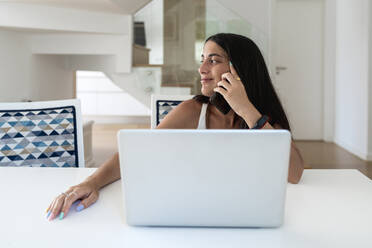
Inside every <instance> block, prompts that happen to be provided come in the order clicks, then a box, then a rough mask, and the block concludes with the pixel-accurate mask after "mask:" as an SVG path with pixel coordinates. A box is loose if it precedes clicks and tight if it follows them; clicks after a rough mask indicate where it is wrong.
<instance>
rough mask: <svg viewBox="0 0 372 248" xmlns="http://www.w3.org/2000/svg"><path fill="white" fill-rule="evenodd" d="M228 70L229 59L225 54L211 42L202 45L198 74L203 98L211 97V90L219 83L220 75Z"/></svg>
mask: <svg viewBox="0 0 372 248" xmlns="http://www.w3.org/2000/svg"><path fill="white" fill-rule="evenodd" d="M229 70H230V66H229V58H228V56H227V54H226V52H225V51H224V50H223V49H222V47H220V46H219V45H217V43H215V42H213V41H207V42H206V43H205V44H204V48H203V54H202V55H201V64H200V67H199V73H200V76H201V84H202V88H201V92H202V94H203V95H205V96H212V95H213V93H214V91H213V89H214V88H216V87H217V83H218V82H219V81H221V75H222V74H223V73H225V72H228V71H229Z"/></svg>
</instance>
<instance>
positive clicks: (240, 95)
mask: <svg viewBox="0 0 372 248" xmlns="http://www.w3.org/2000/svg"><path fill="white" fill-rule="evenodd" d="M230 71H231V72H226V73H224V74H222V76H221V77H222V80H221V81H219V82H218V83H217V86H218V87H216V88H214V89H213V90H214V91H215V92H218V93H220V94H221V95H222V96H223V97H224V98H225V100H226V101H227V102H228V104H229V105H230V107H231V108H232V109H233V110H234V112H235V113H236V114H238V115H239V116H241V117H243V118H244V115H246V113H247V112H248V109H247V108H249V107H250V106H252V103H251V101H250V100H249V99H248V96H247V93H246V91H245V88H244V85H243V83H242V81H241V79H240V78H239V76H238V74H237V73H236V71H235V69H234V67H233V66H232V65H230ZM219 86H222V87H223V88H222V87H219Z"/></svg>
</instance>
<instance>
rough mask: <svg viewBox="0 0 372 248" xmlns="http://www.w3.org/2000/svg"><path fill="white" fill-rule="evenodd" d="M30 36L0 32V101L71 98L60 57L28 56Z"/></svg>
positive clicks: (68, 77)
mask: <svg viewBox="0 0 372 248" xmlns="http://www.w3.org/2000/svg"><path fill="white" fill-rule="evenodd" d="M29 41H30V33H26V32H16V31H8V30H2V29H0V44H1V45H0V58H1V60H0V77H1V83H0V101H1V102H15V101H22V100H32V101H40V100H57V99H67V98H72V96H73V74H72V71H71V70H68V69H65V68H66V67H65V58H64V56H52V55H50V56H49V55H48V56H44V55H43V56H39V55H37V56H36V55H32V54H31V46H30V42H29Z"/></svg>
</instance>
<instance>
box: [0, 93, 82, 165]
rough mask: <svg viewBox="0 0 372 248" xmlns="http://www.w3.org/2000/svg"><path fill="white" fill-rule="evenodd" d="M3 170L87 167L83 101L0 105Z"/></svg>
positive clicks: (1, 163) (0, 159)
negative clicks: (11, 167) (9, 168)
mask: <svg viewBox="0 0 372 248" xmlns="http://www.w3.org/2000/svg"><path fill="white" fill-rule="evenodd" d="M0 166H16V167H21V166H28V167H85V165H84V149H83V134H82V122H81V110H80V101H79V100H76V99H74V100H61V101H46V102H22V103H0Z"/></svg>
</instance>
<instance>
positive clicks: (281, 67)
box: [275, 66, 287, 75]
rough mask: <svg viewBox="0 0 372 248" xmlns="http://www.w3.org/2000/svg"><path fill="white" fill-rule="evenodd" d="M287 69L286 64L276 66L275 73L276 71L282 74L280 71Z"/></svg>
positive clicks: (277, 73)
mask: <svg viewBox="0 0 372 248" xmlns="http://www.w3.org/2000/svg"><path fill="white" fill-rule="evenodd" d="M285 70H287V67H285V66H276V67H275V73H276V75H279V74H280V71H285Z"/></svg>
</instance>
